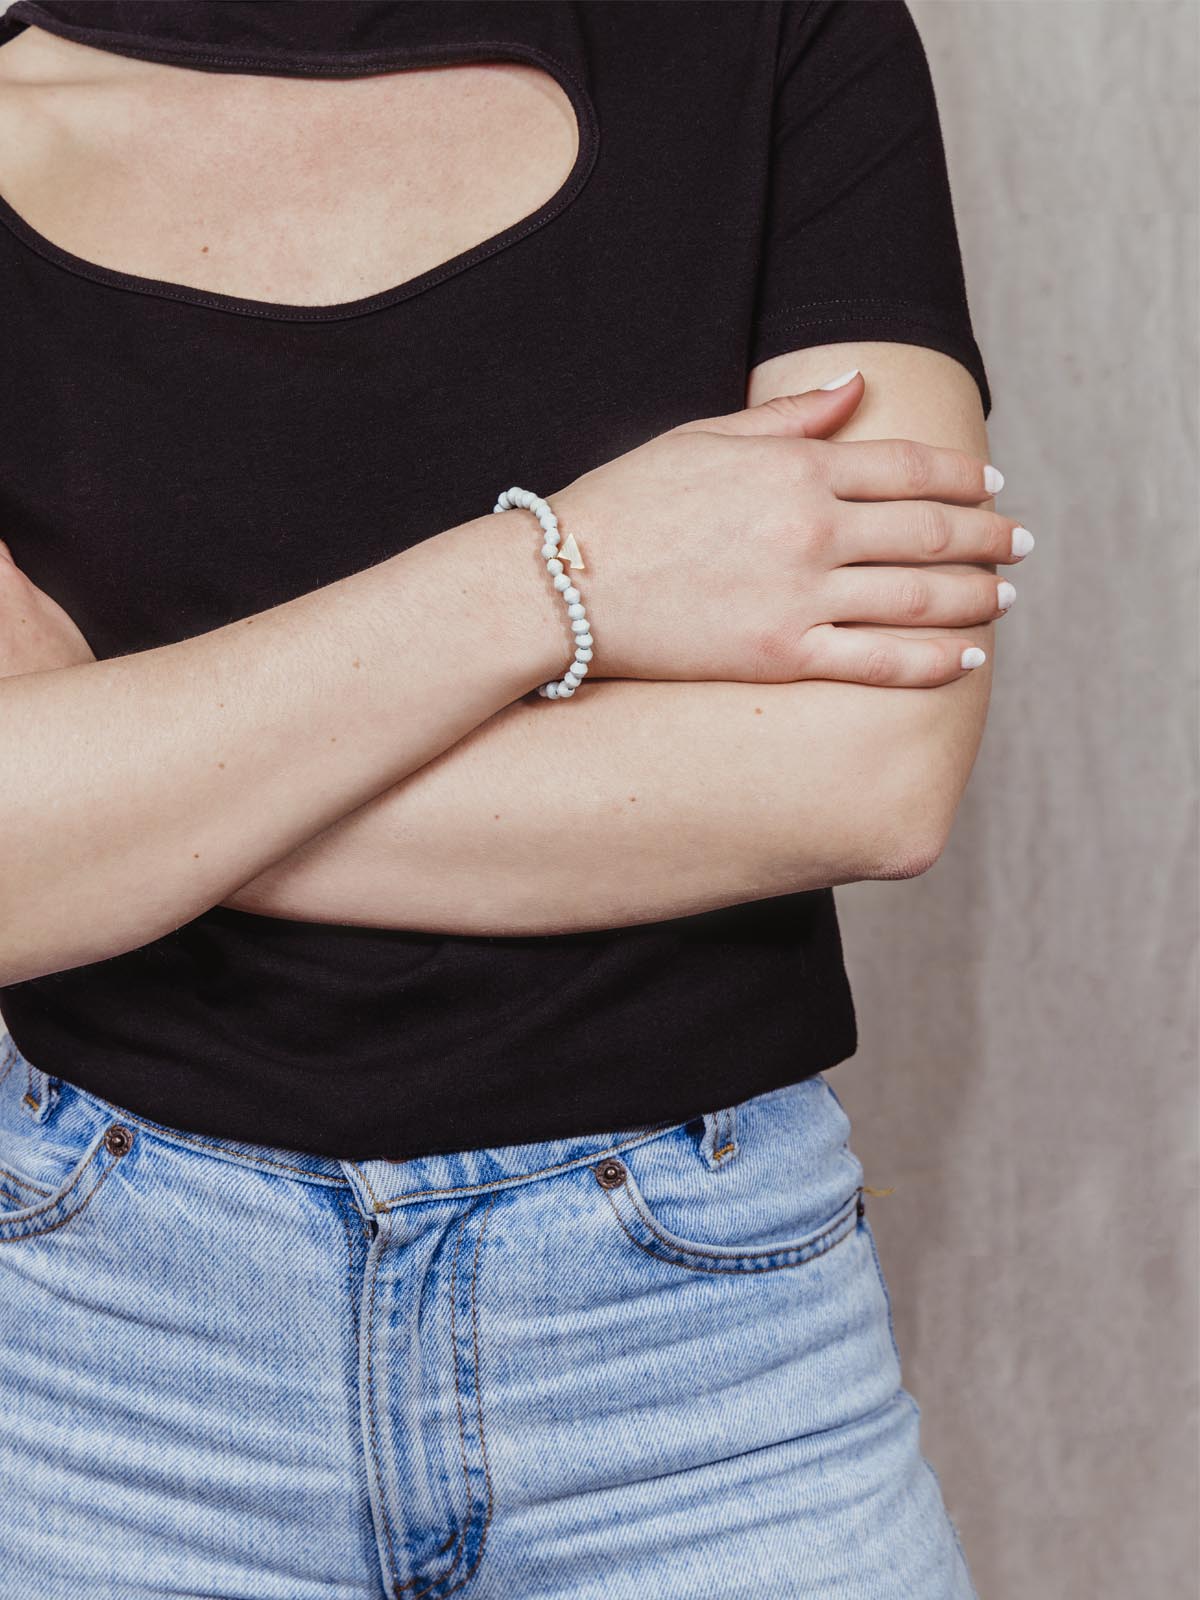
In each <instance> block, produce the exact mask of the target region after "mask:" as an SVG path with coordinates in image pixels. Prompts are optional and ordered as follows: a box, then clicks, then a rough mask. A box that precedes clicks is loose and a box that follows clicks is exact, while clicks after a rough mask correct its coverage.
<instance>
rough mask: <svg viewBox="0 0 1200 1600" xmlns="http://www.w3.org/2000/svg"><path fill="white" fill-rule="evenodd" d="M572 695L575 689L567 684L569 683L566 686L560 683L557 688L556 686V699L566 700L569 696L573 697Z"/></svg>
mask: <svg viewBox="0 0 1200 1600" xmlns="http://www.w3.org/2000/svg"><path fill="white" fill-rule="evenodd" d="M574 693H575V689H574V687H573V686H572V685H571V684H569V683H567V684H562V683H560V684H559V686H558V699H560V700H566V699H568V698H569V697H570V696H571V695H573V694H574Z"/></svg>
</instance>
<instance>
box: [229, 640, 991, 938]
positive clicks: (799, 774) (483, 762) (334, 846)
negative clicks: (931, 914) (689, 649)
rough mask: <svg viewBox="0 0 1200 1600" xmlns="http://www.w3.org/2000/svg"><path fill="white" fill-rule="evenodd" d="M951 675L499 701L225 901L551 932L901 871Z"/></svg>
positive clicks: (380, 922)
mask: <svg viewBox="0 0 1200 1600" xmlns="http://www.w3.org/2000/svg"><path fill="white" fill-rule="evenodd" d="M991 631H992V630H991V628H990V627H989V628H978V629H964V630H963V632H964V635H969V636H970V637H969V638H966V637H964V641H963V642H964V644H966V643H984V644H985V648H986V647H987V645H986V641H987V639H988V636H989V635H990V633H991ZM964 681H965V680H964ZM960 687H961V682H959V683H953V684H946V685H942V686H941V687H940V688H937V689H928V690H925V689H884V688H874V687H868V686H865V685H861V684H848V683H834V682H831V681H824V680H822V681H810V682H802V683H795V684H767V685H755V684H743V683H718V682H714V683H652V682H634V681H620V680H617V681H609V682H605V681H597V682H595V683H592V684H589V686H588V688H587V692H586V693H585V694H580V695H578V696H577V697H576V698H575V699H574V700H573V701H572V702H571V704H570V706H569V707H562V708H558V707H550V706H546V705H542V704H540V703H536V704H528V703H522V704H517V705H511V706H508V707H507V708H505V709H504V710H502V711H500V712H498V713H497V714H496V715H495V716H493V717H492V718H491V719H490V720H489V721H488V722H486V723H485V724H483V725H482V726H481V727H479V728H477V729H476V730H475V731H474V732H472V733H471V734H469V735H468V736H467V737H466V738H465V739H463V740H462V741H460V742H459V743H458V744H457V745H455V746H454V747H453V748H452V749H450V750H447V751H446V752H444V753H443V754H442V755H441V756H439V757H438V758H437V759H436V760H434V761H432V762H430V763H429V765H428V766H426V767H423V768H422V769H421V770H420V771H419V772H416V773H414V774H413V775H412V776H410V777H409V778H407V779H406V780H405V781H404V782H403V783H401V784H399V785H397V786H396V787H394V788H393V789H391V790H389V791H387V792H386V793H383V794H380V795H379V796H378V797H376V798H375V799H373V800H372V801H370V802H369V803H368V804H366V805H364V806H362V807H361V808H360V809H359V810H358V811H356V812H355V813H354V814H352V815H351V816H348V817H346V818H344V819H342V820H341V821H339V822H338V823H336V824H335V825H334V826H332V827H330V828H328V829H327V830H326V831H325V832H324V833H323V834H322V835H320V836H319V837H317V838H315V839H313V840H311V841H310V842H309V843H308V844H306V845H304V846H303V847H302V848H301V849H299V850H297V851H295V852H293V854H292V855H291V856H289V857H288V858H287V860H286V861H281V862H279V863H277V864H276V865H275V866H274V867H272V868H271V869H269V870H268V871H267V872H266V873H264V874H262V875H261V876H259V877H258V878H257V879H255V880H254V881H253V882H251V883H248V884H246V885H245V886H244V887H243V888H242V889H241V890H239V891H238V892H237V893H236V894H234V895H233V896H231V897H230V899H229V900H228V901H227V904H229V905H232V906H235V907H238V908H240V909H242V910H246V911H255V912H259V913H261V914H264V915H270V916H277V917H285V918H296V919H300V920H311V921H316V922H344V923H359V924H366V925H373V926H379V927H393V928H416V929H422V930H425V931H430V932H446V933H466V934H501V935H504V934H508V935H526V934H552V933H566V932H576V931H580V930H586V929H594V928H606V927H621V926H627V925H630V924H634V923H642V922H657V921H661V920H664V919H666V918H669V917H673V916H681V915H689V914H692V913H695V912H700V911H704V910H708V909H711V908H713V907H717V906H723V905H734V904H740V903H742V902H745V901H749V900H755V899H763V898H767V897H770V896H773V895H779V894H785V893H790V892H794V891H798V890H803V889H814V888H822V887H825V886H827V885H830V884H836V883H846V882H850V881H854V880H857V879H863V878H877V877H878V878H890V877H901V876H908V875H910V874H911V873H913V872H916V871H920V870H922V869H923V868H924V867H925V866H927V865H928V864H929V862H930V860H931V859H933V858H934V857H935V856H936V854H937V852H938V850H939V849H940V845H941V841H942V839H943V838H944V836H945V833H946V831H947V830H948V827H949V822H950V819H951V818H952V817H953V813H954V809H955V807H956V806H957V803H958V799H959V795H960V793H961V787H962V785H963V784H964V783H965V781H966V775H967V771H969V766H967V767H966V769H965V770H964V763H963V761H962V757H961V745H959V746H958V748H957V751H956V753H955V755H954V757H953V759H949V758H948V756H947V751H948V745H947V741H946V738H945V719H946V714H947V712H946V706H945V701H944V700H943V701H942V702H941V705H940V706H939V707H938V708H937V709H936V710H935V708H934V705H933V702H932V699H931V697H934V696H953V695H955V694H956V693H958V692H959V690H960ZM964 716H965V717H966V719H967V721H968V723H969V722H970V721H971V720H972V716H973V714H972V713H971V712H970V711H969V710H967V709H966V708H964Z"/></svg>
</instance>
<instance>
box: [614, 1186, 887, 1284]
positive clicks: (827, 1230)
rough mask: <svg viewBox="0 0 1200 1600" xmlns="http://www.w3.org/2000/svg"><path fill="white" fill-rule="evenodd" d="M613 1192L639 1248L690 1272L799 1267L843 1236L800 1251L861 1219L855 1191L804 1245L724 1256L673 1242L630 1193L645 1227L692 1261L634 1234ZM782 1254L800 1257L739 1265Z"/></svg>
mask: <svg viewBox="0 0 1200 1600" xmlns="http://www.w3.org/2000/svg"><path fill="white" fill-rule="evenodd" d="M613 1194H614V1191H613V1190H611V1189H606V1190H605V1191H604V1198H605V1199H606V1200H607V1201H608V1203H609V1205H610V1206H611V1207H612V1209H613V1214H614V1216H615V1217H616V1219H617V1221H618V1223H619V1224H620V1226H621V1231H622V1232H623V1233H624V1234H625V1235H626V1237H627V1238H629V1239H631V1240H632V1241H633V1243H634V1244H635V1245H637V1247H638V1249H639V1250H642V1251H644V1252H645V1254H646V1255H648V1256H653V1257H654V1259H655V1260H656V1261H665V1262H667V1264H668V1265H669V1266H672V1267H684V1268H686V1269H687V1270H688V1271H689V1272H775V1271H778V1270H779V1268H781V1267H799V1266H803V1265H804V1263H805V1262H806V1261H811V1260H812V1259H813V1256H814V1255H824V1253H825V1250H831V1249H832V1248H833V1246H834V1245H835V1244H839V1243H840V1242H841V1240H840V1239H832V1240H830V1242H829V1243H828V1244H827V1245H826V1246H825V1249H824V1250H817V1251H814V1252H812V1254H801V1252H807V1251H809V1250H810V1248H811V1246H813V1245H815V1244H819V1243H820V1242H821V1240H823V1239H827V1238H829V1235H830V1234H832V1233H836V1232H837V1230H838V1229H839V1228H841V1227H844V1226H845V1224H846V1223H847V1222H849V1221H850V1219H851V1218H852V1217H853V1218H854V1220H855V1222H856V1223H857V1220H858V1195H857V1192H856V1193H855V1195H854V1198H853V1204H852V1205H851V1206H850V1209H849V1210H845V1211H844V1214H839V1215H838V1216H837V1217H835V1218H834V1220H833V1221H832V1222H830V1223H827V1224H826V1226H825V1227H824V1228H822V1229H821V1231H820V1232H819V1233H815V1234H813V1235H812V1237H811V1238H809V1239H806V1240H805V1241H804V1243H803V1244H798V1245H792V1246H790V1247H788V1246H785V1247H784V1248H783V1249H781V1250H761V1251H757V1252H755V1251H746V1252H744V1253H743V1254H741V1255H736V1256H734V1255H731V1256H722V1255H719V1254H718V1253H717V1252H716V1251H713V1250H703V1249H695V1248H692V1247H691V1246H688V1247H687V1248H686V1249H685V1248H684V1247H683V1246H682V1245H678V1244H675V1243H673V1242H672V1241H671V1240H670V1239H668V1238H667V1236H666V1235H665V1234H664V1233H662V1232H660V1231H659V1229H658V1228H657V1227H656V1226H655V1225H654V1223H653V1222H652V1221H651V1220H650V1218H649V1217H648V1216H647V1215H646V1214H645V1212H644V1211H643V1209H642V1208H641V1207H640V1206H638V1205H637V1204H636V1203H635V1202H634V1200H633V1197H632V1196H630V1204H631V1205H632V1206H633V1207H634V1211H635V1212H636V1214H637V1216H638V1217H639V1218H640V1220H641V1221H642V1222H643V1223H644V1224H645V1226H646V1228H647V1229H648V1230H649V1232H650V1233H651V1234H653V1235H654V1237H655V1238H656V1239H658V1240H659V1241H660V1242H661V1243H662V1244H664V1245H665V1246H666V1247H667V1249H669V1250H670V1251H672V1253H673V1256H685V1257H687V1256H690V1257H693V1258H695V1259H694V1260H692V1261H687V1260H684V1261H676V1260H674V1259H672V1257H668V1256H664V1255H662V1254H660V1252H659V1251H657V1250H653V1249H651V1248H650V1246H649V1245H648V1244H646V1242H645V1241H644V1240H643V1239H639V1238H637V1237H636V1236H635V1235H634V1234H632V1233H631V1232H630V1231H629V1229H628V1228H627V1227H626V1225H625V1219H624V1217H623V1216H622V1215H621V1213H620V1211H619V1210H618V1208H617V1204H616V1201H615V1200H614V1199H613ZM853 1231H854V1230H853V1229H848V1230H847V1232H846V1234H845V1237H847V1238H848V1237H849V1235H850V1233H851V1232H853ZM780 1255H788V1256H797V1257H798V1259H797V1260H795V1261H777V1262H775V1263H774V1265H764V1266H748V1267H743V1266H739V1265H738V1263H739V1262H742V1261H749V1262H757V1261H761V1262H769V1261H770V1259H771V1257H773V1256H780ZM701 1258H707V1259H708V1260H710V1261H720V1262H722V1263H725V1264H724V1265H722V1266H719V1267H705V1266H699V1265H697V1264H696V1262H697V1261H699V1260H700V1259H701Z"/></svg>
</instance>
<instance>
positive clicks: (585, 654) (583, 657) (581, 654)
mask: <svg viewBox="0 0 1200 1600" xmlns="http://www.w3.org/2000/svg"><path fill="white" fill-rule="evenodd" d="M594 654H595V651H594V650H589V649H587V648H585V647H584V646H583V645H576V647H575V659H576V661H590V660H591V659H592V656H593V655H594Z"/></svg>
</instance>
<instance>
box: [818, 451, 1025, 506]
mask: <svg viewBox="0 0 1200 1600" xmlns="http://www.w3.org/2000/svg"><path fill="white" fill-rule="evenodd" d="M817 448H819V449H820V448H823V450H824V453H825V457H826V460H827V462H828V473H829V486H830V488H831V489H832V490H833V492H834V494H835V495H837V497H838V498H839V499H840V500H949V501H952V502H954V503H955V504H957V505H974V504H976V503H977V502H978V501H980V500H987V499H990V498H991V496H992V495H994V494H997V493H998V492H999V491H1000V490H1001V489H1002V488H1003V487H1004V479H1003V477H1002V476H1001V475H1000V473H998V472H997V471H996V469H995V467H993V466H991V465H990V464H989V463H987V462H985V461H981V460H980V459H979V457H978V456H970V455H967V453H966V452H965V451H963V450H949V449H947V448H945V446H943V445H933V444H922V443H920V441H919V440H917V439H835V440H833V441H832V442H830V443H828V444H826V445H824V446H823V447H821V446H818V447H817Z"/></svg>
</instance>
